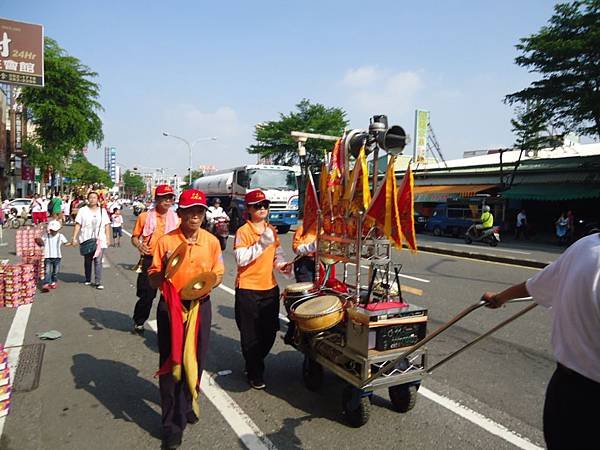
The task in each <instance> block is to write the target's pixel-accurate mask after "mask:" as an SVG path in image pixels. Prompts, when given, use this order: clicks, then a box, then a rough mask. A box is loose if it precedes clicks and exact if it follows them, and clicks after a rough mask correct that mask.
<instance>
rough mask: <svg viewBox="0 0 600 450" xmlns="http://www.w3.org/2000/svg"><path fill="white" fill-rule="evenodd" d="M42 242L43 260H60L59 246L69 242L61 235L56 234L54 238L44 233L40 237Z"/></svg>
mask: <svg viewBox="0 0 600 450" xmlns="http://www.w3.org/2000/svg"><path fill="white" fill-rule="evenodd" d="M42 241H44V258H62V253H61V251H60V246H61V245H63V244H66V243H67V242H69V241H68V240H67V238H66V237H65V235H64V234H62V233H56V234H55V235H54V236H52V234H50V233H46V234H44V235H43V236H42Z"/></svg>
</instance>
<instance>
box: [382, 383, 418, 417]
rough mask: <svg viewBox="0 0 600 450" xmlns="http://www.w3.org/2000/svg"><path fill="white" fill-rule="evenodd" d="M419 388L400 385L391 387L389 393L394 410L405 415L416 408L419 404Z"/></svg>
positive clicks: (410, 385) (413, 385)
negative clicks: (416, 404)
mask: <svg viewBox="0 0 600 450" xmlns="http://www.w3.org/2000/svg"><path fill="white" fill-rule="evenodd" d="M418 388H419V386H418V385H416V384H398V385H396V386H390V387H389V388H388V392H389V394H390V400H391V401H392V405H394V409H395V410H396V411H398V412H401V413H405V412H408V411H410V410H411V409H413V408H414V407H415V403H416V402H417V390H418Z"/></svg>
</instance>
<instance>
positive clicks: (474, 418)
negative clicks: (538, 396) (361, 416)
mask: <svg viewBox="0 0 600 450" xmlns="http://www.w3.org/2000/svg"><path fill="white" fill-rule="evenodd" d="M219 287H220V288H221V289H223V290H224V291H225V292H228V293H229V294H232V295H235V291H234V290H233V289H231V288H230V287H227V286H224V285H222V284H220V285H219ZM279 318H280V319H283V320H285V321H287V322H289V320H288V319H287V317H285V316H284V315H283V314H279ZM419 393H420V394H422V395H423V396H424V397H426V398H428V399H429V400H431V401H433V402H435V403H437V404H439V405H441V406H443V407H444V408H446V409H448V410H449V411H451V412H453V413H455V414H457V415H459V416H460V417H462V418H463V419H466V420H468V421H469V422H471V423H473V424H475V425H477V426H479V427H481V428H483V429H484V430H486V431H488V432H489V433H491V434H494V435H496V436H498V437H500V438H502V439H504V440H505V441H507V442H510V443H511V444H513V445H515V446H517V447H519V448H522V449H524V450H543V448H542V447H538V446H536V445H534V444H532V443H531V442H530V441H529V440H527V439H525V438H522V437H521V436H519V435H518V434H517V433H515V432H513V431H510V430H509V429H508V428H506V427H505V426H503V425H500V424H498V423H496V422H494V421H493V420H491V419H488V418H487V417H485V416H484V415H482V414H480V413H478V412H476V411H473V410H472V409H469V408H467V407H465V406H462V405H460V404H459V403H457V402H455V401H454V400H450V399H449V398H447V397H444V396H442V395H439V394H436V393H435V392H433V391H430V390H429V389H427V388H425V387H423V386H421V387H420V388H419Z"/></svg>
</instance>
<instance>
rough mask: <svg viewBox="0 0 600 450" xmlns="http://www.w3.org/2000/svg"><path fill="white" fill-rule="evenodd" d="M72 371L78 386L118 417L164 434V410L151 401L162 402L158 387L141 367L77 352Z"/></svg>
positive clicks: (158, 433) (153, 434)
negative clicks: (162, 431) (152, 405)
mask: <svg viewBox="0 0 600 450" xmlns="http://www.w3.org/2000/svg"><path fill="white" fill-rule="evenodd" d="M71 373H72V374H73V380H74V381H75V387H76V389H83V390H85V391H87V392H89V393H90V394H91V395H93V396H94V397H96V399H97V400H98V401H99V402H100V403H101V404H102V405H103V406H104V407H105V408H106V409H108V410H109V411H110V412H111V414H112V415H113V417H114V418H115V419H120V420H124V421H126V422H133V423H135V424H137V425H138V426H139V427H141V428H142V429H144V430H146V431H147V432H148V433H150V434H151V435H152V436H153V437H156V438H160V423H161V417H160V414H159V413H158V412H156V411H155V410H154V409H152V408H151V407H150V406H148V404H147V402H151V403H154V404H156V405H159V404H160V396H159V391H158V387H157V386H155V385H154V384H153V383H151V382H150V381H148V380H145V379H144V378H142V377H140V376H139V375H138V373H139V371H138V369H136V368H134V367H132V366H130V365H128V364H124V363H122V362H118V361H114V360H108V359H98V358H95V357H94V356H92V355H90V354H87V353H79V354H77V355H74V356H73V365H72V366H71Z"/></svg>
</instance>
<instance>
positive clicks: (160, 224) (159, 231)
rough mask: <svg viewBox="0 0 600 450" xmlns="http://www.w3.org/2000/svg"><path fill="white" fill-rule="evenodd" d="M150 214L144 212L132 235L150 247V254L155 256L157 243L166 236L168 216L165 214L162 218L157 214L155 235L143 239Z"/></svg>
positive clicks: (138, 219)
mask: <svg viewBox="0 0 600 450" xmlns="http://www.w3.org/2000/svg"><path fill="white" fill-rule="evenodd" d="M149 213H150V211H144V212H143V213H141V214H140V215H139V216H138V218H137V221H136V222H135V227H134V228H133V232H132V233H131V235H132V236H135V237H137V238H138V239H141V240H143V241H144V244H146V245H147V246H148V247H150V254H151V255H153V254H154V250H156V243H157V242H158V240H159V239H160V238H161V237H162V236H163V235H164V234H165V224H166V223H167V214H166V213H165V214H163V215H162V216H161V215H160V214H156V229H155V230H154V233H152V234H151V235H150V236H146V237H143V236H142V233H143V232H144V225H145V224H146V219H147V218H148V214H149Z"/></svg>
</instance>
